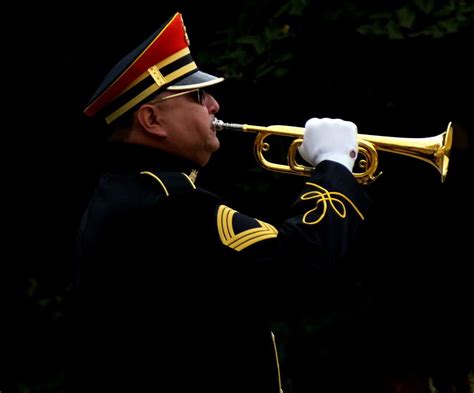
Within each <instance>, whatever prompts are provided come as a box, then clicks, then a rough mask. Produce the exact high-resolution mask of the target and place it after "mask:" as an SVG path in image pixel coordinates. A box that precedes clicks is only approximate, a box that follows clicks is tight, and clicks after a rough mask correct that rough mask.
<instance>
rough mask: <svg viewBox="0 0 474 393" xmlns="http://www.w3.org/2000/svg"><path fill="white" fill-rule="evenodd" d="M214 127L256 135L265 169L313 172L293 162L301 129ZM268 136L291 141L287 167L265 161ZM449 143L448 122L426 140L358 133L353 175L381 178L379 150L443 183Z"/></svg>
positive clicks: (364, 181)
mask: <svg viewBox="0 0 474 393" xmlns="http://www.w3.org/2000/svg"><path fill="white" fill-rule="evenodd" d="M213 126H214V128H215V129H216V130H217V131H222V130H234V131H243V132H253V133H257V136H256V138H255V142H254V153H255V158H256V159H257V161H258V163H259V164H260V165H261V166H262V167H264V168H265V169H268V170H270V171H274V172H281V173H289V174H294V175H295V174H296V175H302V176H310V175H311V173H312V172H313V170H314V168H313V167H310V166H306V165H302V164H299V163H297V161H296V159H297V149H298V147H299V146H300V145H301V143H302V142H303V135H304V128H303V127H293V126H284V125H273V126H268V127H262V126H253V125H249V124H236V123H224V122H223V121H222V120H218V119H214V122H213ZM271 135H278V136H285V137H290V138H293V141H292V143H291V144H290V146H289V148H288V155H287V163H286V164H280V163H275V162H272V161H268V160H267V159H266V158H265V155H264V154H265V152H267V151H269V150H270V144H269V143H268V142H266V141H265V139H266V138H267V137H268V136H271ZM452 140H453V126H452V124H451V122H450V123H449V124H448V127H447V128H446V131H444V132H442V133H441V134H439V135H437V136H433V137H427V138H399V137H391V136H380V135H367V134H358V135H357V142H358V150H359V156H358V160H357V163H358V165H357V166H358V169H360V170H361V172H354V173H353V174H354V177H355V178H356V179H357V181H358V182H359V183H362V184H370V183H372V182H373V181H375V180H376V179H377V178H378V177H379V176H380V175H381V172H380V173H378V174H375V172H376V171H377V167H378V164H379V160H378V151H379V150H380V151H385V152H389V153H394V154H401V155H404V156H408V157H412V158H416V159H418V160H421V161H424V162H427V163H428V164H430V165H432V166H433V167H435V168H436V169H437V170H438V172H439V173H440V174H441V182H444V181H445V179H446V176H447V174H448V166H449V155H450V153H451V145H452Z"/></svg>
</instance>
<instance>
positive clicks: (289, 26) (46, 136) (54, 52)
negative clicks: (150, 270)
mask: <svg viewBox="0 0 474 393" xmlns="http://www.w3.org/2000/svg"><path fill="white" fill-rule="evenodd" d="M379 3H380V2H376V1H373V2H371V1H365V2H356V1H336V2H330V1H320V2H306V1H301V0H300V1H295V0H294V1H275V0H274V1H260V2H258V3H257V2H255V1H249V0H247V1H242V2H239V3H238V4H232V3H229V4H226V5H219V6H218V7H216V6H215V5H214V4H213V3H211V2H209V1H200V2H174V3H173V4H172V5H171V4H167V5H163V4H161V2H156V3H145V2H134V3H133V4H130V5H128V6H127V7H126V8H125V7H122V8H121V7H118V6H117V5H116V4H110V5H107V4H106V3H103V4H100V7H99V5H98V4H93V3H90V4H89V3H87V2H85V3H80V4H79V3H74V4H69V5H67V6H66V5H64V6H61V7H58V6H55V7H54V8H53V7H51V8H49V7H48V6H45V5H41V6H39V5H38V6H35V7H34V8H31V7H28V12H27V13H22V12H20V15H22V16H21V17H20V18H19V20H18V23H17V24H16V28H15V31H14V32H13V33H12V35H14V36H15V38H16V40H15V41H14V42H19V43H20V44H19V45H13V48H12V50H11V52H8V53H11V57H12V58H13V59H15V61H16V62H15V67H14V68H15V74H8V75H7V76H6V77H7V78H6V79H8V78H10V75H21V76H22V77H21V78H19V79H21V83H20V84H19V86H20V87H18V88H17V89H16V90H15V93H19V95H20V98H21V99H19V100H12V101H13V106H14V108H13V109H12V112H11V113H12V114H13V113H14V119H15V126H14V128H13V129H14V133H15V135H14V136H15V143H14V144H13V145H12V147H11V148H12V151H11V152H5V153H10V154H11V156H12V159H10V160H9V163H8V164H9V166H8V171H7V172H8V175H9V177H8V180H10V177H11V182H9V183H8V184H9V185H11V186H9V187H8V188H7V194H8V195H7V197H12V199H13V200H14V202H15V203H14V204H13V205H10V204H6V205H5V210H6V215H7V216H8V217H9V218H10V216H11V217H12V220H11V222H10V221H8V228H7V229H8V231H7V232H8V235H9V236H8V238H6V243H7V244H6V245H7V246H8V248H10V247H11V248H12V251H11V253H10V254H9V255H10V256H9V257H8V258H5V260H6V262H5V263H4V264H3V267H5V268H6V273H5V274H3V275H2V276H3V277H5V278H6V280H5V281H6V285H3V288H6V289H7V290H6V294H7V297H6V299H7V301H6V302H5V312H4V313H3V314H2V315H3V316H4V321H5V322H6V323H4V324H3V326H4V327H5V329H4V330H3V334H2V336H3V340H2V342H3V343H4V344H2V346H3V347H4V348H5V351H4V352H3V353H4V354H5V355H3V356H2V362H4V363H5V365H4V366H2V368H1V372H0V378H1V379H0V390H2V392H3V391H5V389H6V391H22V392H39V391H41V392H60V391H64V386H65V383H64V374H65V369H67V364H68V360H67V359H68V357H69V356H74V354H71V353H70V352H69V351H68V342H70V340H71V339H74V338H73V337H69V336H68V335H67V330H66V329H65V323H66V322H65V321H66V318H67V304H68V294H69V291H70V277H71V276H70V251H71V247H72V244H73V241H74V235H75V230H76V228H77V225H78V223H79V220H80V215H81V212H82V209H83V208H84V207H85V204H86V202H87V197H88V196H89V194H90V192H91V191H92V187H93V184H94V180H95V176H96V174H97V173H96V168H97V163H98V161H99V159H100V148H101V145H102V143H103V140H104V133H103V130H102V127H101V126H100V125H99V124H97V123H96V122H94V121H91V120H90V119H87V118H85V116H84V115H83V113H82V111H83V109H84V107H85V106H86V104H87V102H88V100H89V98H90V97H91V96H92V94H93V92H94V91H95V89H96V88H97V86H98V85H99V83H100V82H101V80H102V78H103V77H104V75H105V73H106V72H108V70H109V69H110V68H111V67H112V66H113V65H114V64H115V63H116V62H117V61H118V60H119V59H120V58H121V57H122V56H124V55H125V54H127V53H128V52H129V51H130V50H131V49H133V48H134V47H135V46H137V45H138V44H139V43H140V42H142V41H143V40H144V39H145V38H146V37H148V35H150V34H151V33H153V31H154V30H156V29H157V28H158V27H159V26H160V25H161V23H162V22H163V21H164V20H165V19H166V18H168V17H169V16H171V15H172V14H173V13H174V12H175V11H180V12H182V13H183V16H184V21H185V23H186V26H187V31H188V34H189V37H190V39H191V51H192V53H193V57H194V59H195V60H196V62H197V64H198V66H200V67H201V68H202V69H204V70H206V71H210V72H213V73H215V74H219V75H224V76H226V82H224V83H223V84H222V85H220V86H219V87H216V89H215V91H214V92H213V93H214V94H215V96H216V98H217V99H218V100H219V102H220V104H221V111H220V113H219V115H218V117H219V118H221V119H222V120H224V121H228V122H237V123H248V124H256V125H271V124H287V125H294V126H304V123H305V121H306V120H307V119H309V118H310V117H314V116H316V117H338V118H343V119H346V120H351V121H353V122H355V123H356V124H357V125H358V127H359V132H360V133H365V134H379V135H390V136H399V137H431V136H435V135H438V134H440V133H441V132H443V131H444V130H445V129H446V127H447V125H448V123H449V122H453V124H454V126H455V139H454V146H453V150H452V159H451V162H450V168H449V173H448V177H447V180H446V182H445V183H444V184H442V183H441V182H440V176H439V174H438V173H437V172H436V170H435V169H434V168H433V167H431V166H429V165H428V164H426V163H423V162H422V161H419V160H414V159H411V158H407V157H402V156H398V155H393V154H388V153H381V155H380V169H381V170H382V171H383V172H384V173H383V175H382V176H381V177H380V178H379V179H378V180H377V181H376V182H375V183H374V184H372V185H369V186H367V192H368V194H369V195H370V196H371V197H372V199H373V200H374V205H373V208H372V210H371V212H370V214H369V216H368V217H367V220H366V226H365V228H364V232H363V236H361V240H360V242H359V243H358V244H357V245H356V247H355V249H354V250H353V252H352V254H351V255H350V257H349V258H348V262H349V263H350V264H351V266H353V269H351V273H350V274H348V275H347V276H344V277H342V278H341V281H340V282H338V283H335V285H334V287H332V288H329V289H328V290H329V291H330V292H329V296H328V297H329V298H330V299H331V300H330V301H328V302H321V301H318V302H315V304H317V305H318V307H317V308H318V309H317V310H312V311H311V312H308V315H307V318H306V319H304V320H283V321H278V323H276V324H275V330H276V331H277V337H281V341H282V343H281V346H282V349H281V350H282V357H283V360H284V362H283V373H284V375H283V377H284V385H285V386H284V387H285V390H286V391H290V392H294V393H300V392H312V391H321V392H339V391H347V390H348V389H350V390H356V391H370V390H372V391H374V392H375V391H377V392H382V391H387V392H395V390H397V391H401V392H404V391H416V392H426V391H429V389H430V387H429V386H430V385H429V378H432V384H433V385H432V386H434V387H435V388H436V389H438V391H439V393H444V392H454V391H457V392H467V391H468V386H467V376H468V374H469V372H472V371H474V362H473V358H474V356H473V353H474V344H473V338H472V332H473V331H474V326H473V323H472V322H471V321H470V319H472V309H473V300H474V299H473V293H474V292H473V286H472V278H471V277H472V276H471V275H470V270H471V269H470V265H471V264H472V257H471V255H470V253H471V249H472V241H473V240H474V239H473V232H472V218H473V217H472V216H473V214H472V202H471V201H472V197H471V193H470V191H469V187H470V183H471V182H472V169H471V168H472V167H474V166H473V147H472V146H473V145H472V143H473V132H474V128H473V126H474V124H473V120H472V117H471V113H472V108H473V100H472V91H473V87H474V86H473V61H472V60H471V59H470V58H469V57H471V56H472V54H471V53H470V52H472V42H473V41H472V37H473V35H472V33H473V8H472V6H470V5H469V4H467V2H463V1H434V0H433V1H429V0H425V1H421V0H405V1H397V2H385V3H384V4H379ZM11 78H12V80H13V81H17V80H18V79H14V78H13V76H11ZM12 117H13V116H12ZM221 142H222V148H221V150H220V151H219V152H217V153H216V154H215V156H214V158H213V161H212V162H211V163H210V164H209V165H208V167H206V168H205V169H204V170H203V171H202V172H201V174H200V176H199V178H198V179H199V181H200V185H202V186H205V187H207V188H209V189H211V190H213V191H215V192H217V193H219V194H221V195H223V196H224V197H225V198H227V199H228V200H229V201H230V202H231V203H232V205H233V206H234V207H235V208H237V209H239V210H241V211H244V212H246V213H249V214H252V215H255V216H257V217H259V218H262V219H266V220H269V221H276V220H278V219H280V218H282V217H283V216H284V213H285V208H286V207H287V206H288V205H289V203H290V202H291V201H292V198H293V197H294V196H295V195H296V193H297V190H298V188H299V186H300V185H301V183H302V182H303V181H304V178H301V177H299V176H290V175H282V174H276V173H272V172H268V171H266V170H264V169H262V168H260V167H259V166H258V164H257V163H256V161H255V159H254V157H253V153H252V149H253V147H252V145H253V136H251V135H238V134H222V136H221ZM276 146H278V145H276ZM7 149H8V147H7ZM281 149H282V153H283V150H284V149H283V148H281ZM10 206H14V207H13V208H10ZM12 294H13V296H9V295H12ZM4 387H5V388H4ZM404 389H405V390H404ZM431 389H433V387H432V388H431Z"/></svg>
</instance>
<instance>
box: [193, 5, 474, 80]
mask: <svg viewBox="0 0 474 393" xmlns="http://www.w3.org/2000/svg"><path fill="white" fill-rule="evenodd" d="M242 4H243V5H242V8H243V11H242V12H241V13H240V14H239V15H238V17H237V21H236V23H232V21H230V22H229V23H228V24H227V25H226V26H225V27H224V28H222V29H220V30H219V31H218V32H217V36H216V39H215V40H214V42H213V43H211V45H209V47H208V48H205V50H204V53H203V54H202V58H203V60H202V62H203V64H207V65H210V66H214V67H215V68H216V69H217V70H218V71H219V72H221V73H222V74H223V75H225V76H226V77H227V78H229V79H238V80H241V79H247V80H251V81H254V82H256V81H258V80H261V79H265V78H269V79H275V78H276V79H279V78H282V77H285V76H286V75H287V74H288V72H289V69H290V67H291V65H292V60H294V59H295V58H296V56H295V54H296V53H295V52H296V51H297V50H298V47H297V45H296V43H297V42H298V41H301V39H302V37H306V38H308V37H309V38H311V37H314V40H315V41H317V40H321V39H324V38H325V37H326V34H331V33H333V32H346V33H347V34H349V35H351V34H352V35H363V36H368V37H371V36H373V37H379V38H385V39H387V40H400V39H413V38H417V37H429V38H441V37H444V36H446V35H448V34H454V33H456V32H459V31H461V30H462V29H464V28H467V27H468V26H469V25H471V24H472V22H473V19H474V4H472V3H471V2H469V1H467V0H404V1H397V2H391V3H389V4H387V3H381V2H378V1H366V2H363V3H358V2H354V1H349V0H343V1H336V2H331V1H329V0H327V1H320V2H317V3H315V2H310V1H307V0H287V1H268V0H267V1H264V2H257V1H255V0H247V1H244V2H243V3H242ZM302 50H305V48H303V49H302ZM216 53H220V54H221V55H220V56H218V57H217V58H216V56H215V54H216Z"/></svg>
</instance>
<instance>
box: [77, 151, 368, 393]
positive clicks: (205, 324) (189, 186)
mask: <svg viewBox="0 0 474 393" xmlns="http://www.w3.org/2000/svg"><path fill="white" fill-rule="evenodd" d="M109 161H110V162H109V164H110V165H109V167H108V169H107V171H105V173H104V174H103V175H102V176H101V178H100V181H99V184H98V186H97V188H96V190H95V193H94V195H93V197H92V199H91V201H90V204H89V206H88V208H87V211H86V212H85V214H84V217H83V220H82V223H81V227H80V233H79V237H78V243H77V261H78V262H79V267H80V280H79V281H78V294H79V311H77V312H76V311H75V312H74V313H75V316H76V318H74V321H75V323H74V327H75V329H76V335H75V343H76V344H77V347H76V349H75V350H74V352H73V353H74V354H76V353H77V356H76V357H77V363H76V364H75V367H74V370H73V372H71V377H70V380H69V381H70V385H71V386H70V391H74V390H79V391H83V392H90V391H101V392H112V391H116V389H125V391H129V392H143V393H144V392H191V391H202V392H234V391H235V392H237V391H238V392H242V393H250V392H258V393H266V392H272V393H277V392H278V391H279V386H278V385H279V381H278V373H279V367H278V363H277V359H276V356H275V349H276V348H277V347H278V342H277V345H276V346H275V344H274V341H273V340H272V335H271V332H270V330H269V326H268V321H269V320H271V318H272V317H273V316H274V315H276V314H278V313H284V312H286V311H285V310H288V309H291V307H293V305H292V301H293V300H294V301H296V302H298V301H299V300H298V299H297V296H294V295H295V293H297V292H298V291H297V287H298V285H295V283H298V282H299V280H300V278H303V277H304V282H305V283H306V284H305V285H308V283H309V285H311V282H314V285H317V284H316V279H317V278H318V277H320V276H324V274H326V272H327V271H330V270H332V269H333V268H334V266H337V261H338V260H339V259H340V258H341V257H342V256H344V254H345V252H346V248H347V247H348V245H349V242H350V240H351V239H352V238H353V236H354V231H355V230H356V228H357V227H358V224H359V223H360V222H361V221H362V220H363V217H364V214H365V211H366V208H367V205H368V200H367V198H366V195H365V193H364V192H363V190H362V188H361V186H359V184H357V182H356V181H355V179H354V177H353V176H352V174H351V173H349V171H348V170H347V169H346V168H344V167H343V166H342V165H340V164H338V163H334V162H323V163H321V164H320V165H319V166H318V168H317V170H316V171H315V173H314V175H313V176H312V177H310V178H308V179H307V182H306V184H305V186H304V188H303V189H302V190H301V192H300V194H299V195H295V204H294V206H293V210H292V212H291V213H290V214H289V215H288V219H287V220H285V221H283V222H280V223H273V224H270V223H267V222H264V221H261V220H259V219H258V218H254V217H250V216H247V215H245V214H244V213H243V212H239V211H236V210H234V209H233V208H232V206H228V205H227V204H226V202H225V201H222V200H221V199H220V198H219V197H218V196H216V195H214V194H212V193H210V192H207V191H205V190H202V189H200V188H198V187H197V186H196V185H195V184H194V183H193V180H192V176H191V177H190V174H191V169H192V165H190V164H189V163H187V162H183V161H180V160H176V159H174V158H171V157H169V156H165V155H163V154H162V153H161V152H159V151H157V150H153V149H150V148H146V147H143V146H136V145H120V144H117V145H115V146H114V145H112V148H111V154H110V160H109ZM295 194H296V193H295ZM312 277H314V278H315V280H314V281H312ZM301 282H303V281H301ZM305 300H306V301H307V302H308V299H305ZM308 303H311V301H309V302H308ZM295 307H297V305H296V306H295ZM277 339H278V338H277ZM76 351H77V352H76ZM191 389H193V390H191Z"/></svg>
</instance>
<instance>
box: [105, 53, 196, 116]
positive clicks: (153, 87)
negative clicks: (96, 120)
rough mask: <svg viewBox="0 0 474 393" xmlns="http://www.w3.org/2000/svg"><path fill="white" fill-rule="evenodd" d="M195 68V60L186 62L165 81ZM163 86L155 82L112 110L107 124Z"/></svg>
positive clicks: (167, 76)
mask: <svg viewBox="0 0 474 393" xmlns="http://www.w3.org/2000/svg"><path fill="white" fill-rule="evenodd" d="M195 69H197V65H196V63H195V62H194V61H193V62H192V63H189V64H186V65H185V66H183V67H181V68H178V69H177V70H176V71H174V72H172V73H171V74H168V75H166V76H165V77H163V78H164V80H165V83H169V82H172V81H174V80H175V79H178V78H179V77H181V76H183V75H185V74H187V73H188V72H190V71H192V70H195ZM161 86H162V85H158V84H156V83H153V84H152V85H151V86H150V87H148V88H147V89H145V90H143V91H142V92H141V93H140V94H138V95H137V96H135V97H134V98H132V99H131V100H130V101H128V102H127V103H125V104H124V105H122V106H121V107H120V108H118V109H117V110H115V111H114V112H112V113H111V114H110V115H108V116H107V117H106V118H105V121H106V122H107V124H110V123H112V122H113V121H114V120H116V119H117V118H119V117H120V116H122V115H123V114H124V113H125V112H127V111H128V110H129V109H131V108H133V107H134V106H135V105H137V104H138V103H139V102H141V101H143V100H144V99H145V98H147V97H149V96H150V95H151V94H153V93H154V92H156V91H157V90H158V89H159V88H160V87H161Z"/></svg>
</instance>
